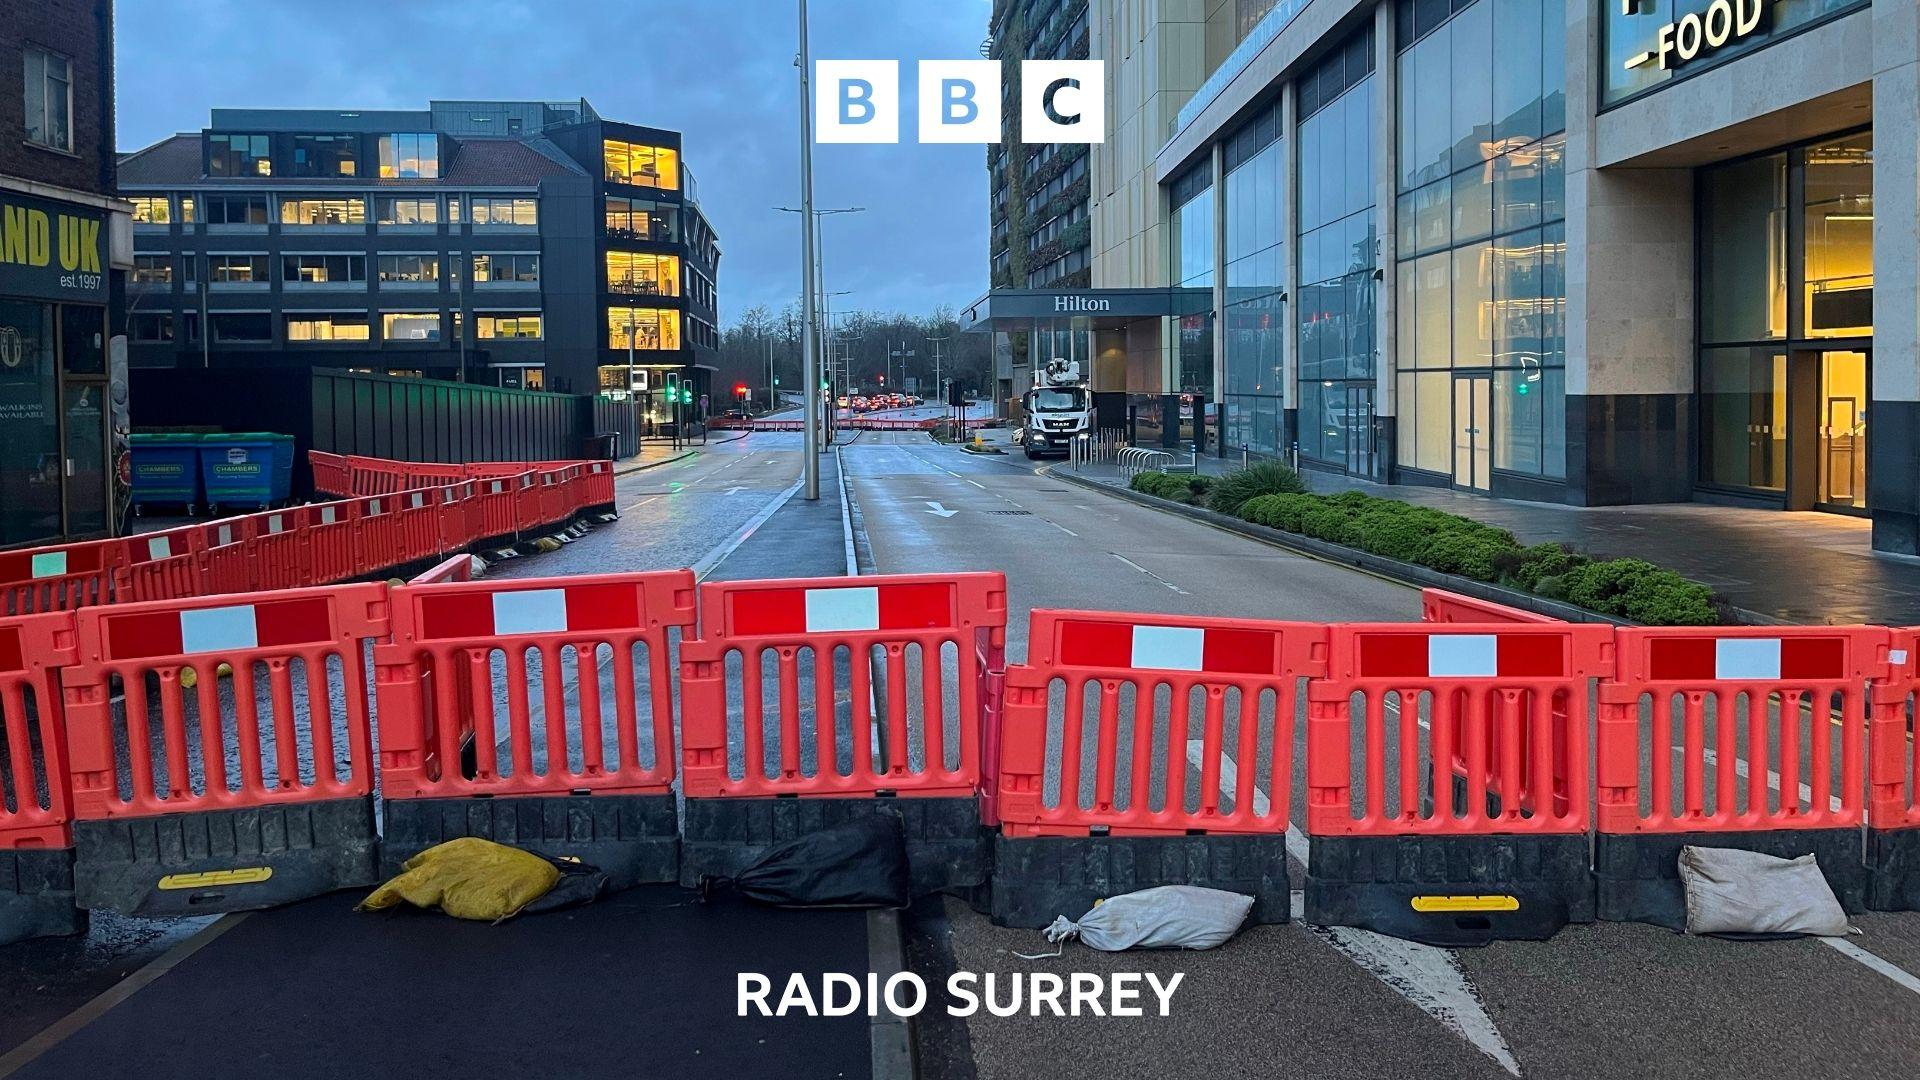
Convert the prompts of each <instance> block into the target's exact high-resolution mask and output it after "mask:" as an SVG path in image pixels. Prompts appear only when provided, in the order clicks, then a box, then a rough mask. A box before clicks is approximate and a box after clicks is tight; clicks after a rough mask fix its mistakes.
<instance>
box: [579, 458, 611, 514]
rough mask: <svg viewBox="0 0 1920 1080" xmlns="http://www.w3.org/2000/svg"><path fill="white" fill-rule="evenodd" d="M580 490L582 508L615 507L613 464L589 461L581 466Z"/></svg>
mask: <svg viewBox="0 0 1920 1080" xmlns="http://www.w3.org/2000/svg"><path fill="white" fill-rule="evenodd" d="M579 469H580V481H579V490H578V492H577V494H578V495H579V497H580V505H581V506H611V505H613V462H611V461H589V462H587V463H585V464H583V465H581V466H579Z"/></svg>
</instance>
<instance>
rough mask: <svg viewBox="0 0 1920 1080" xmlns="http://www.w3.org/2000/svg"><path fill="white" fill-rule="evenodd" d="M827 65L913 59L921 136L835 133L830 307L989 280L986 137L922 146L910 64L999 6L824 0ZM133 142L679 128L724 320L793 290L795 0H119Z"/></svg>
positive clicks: (978, 24) (974, 45) (897, 301)
mask: <svg viewBox="0 0 1920 1080" xmlns="http://www.w3.org/2000/svg"><path fill="white" fill-rule="evenodd" d="M811 6H812V27H813V31H812V36H813V52H814V56H815V58H816V59H820V58H825V59H836V58H846V59H879V58H898V59H900V60H902V61H904V62H906V63H903V64H902V78H903V80H904V81H905V82H906V83H907V84H908V85H907V86H905V87H903V92H902V100H901V112H902V114H903V116H905V117H906V118H907V119H906V120H905V124H906V128H907V131H906V134H907V139H906V141H903V142H901V143H900V144H898V145H888V146H821V147H816V148H815V154H814V192H815V205H817V206H820V207H823V208H824V207H837V206H865V207H866V208H867V211H866V213H863V214H852V215H841V216H839V217H836V218H829V219H828V224H827V236H826V242H825V246H826V250H827V275H828V288H829V289H830V290H832V291H836V292H837V291H839V290H842V289H850V290H852V295H850V296H845V297H839V298H836V300H835V302H834V306H835V308H836V309H838V308H842V307H843V306H844V307H847V308H852V307H859V308H864V309H868V310H875V311H887V312H893V311H898V312H903V313H909V314H923V313H925V312H926V311H928V310H931V309H932V308H933V307H934V306H935V305H938V304H948V305H951V306H953V307H956V308H958V307H961V306H964V305H965V304H967V303H968V302H970V301H972V300H974V299H975V298H977V297H978V296H979V295H980V294H981V293H983V292H985V291H986V287H987V278H988V269H987V257H986V243H987V210H986V201H987V183H986V176H985V171H986V166H985V150H984V148H983V147H980V146H932V145H928V146H922V145H920V144H919V143H917V142H914V141H912V120H911V116H912V101H913V99H912V96H911V94H912V89H911V83H912V77H913V76H912V72H913V65H912V64H911V61H914V60H919V59H977V58H978V56H979V51H978V50H979V46H980V41H981V39H982V38H984V37H985V36H986V33H987V17H988V14H989V12H990V9H991V6H992V5H991V3H990V0H812V4H811ZM117 18H118V23H119V27H118V40H117V49H118V57H117V62H118V66H119V74H118V78H119V140H120V148H121V150H122V151H123V152H125V151H129V150H134V149H137V148H139V147H143V146H146V145H149V144H150V143H153V142H155V141H157V140H159V139H161V138H164V137H165V136H167V135H169V134H172V133H173V132H175V131H193V130H198V129H199V128H201V127H204V126H205V125H206V122H207V113H208V110H210V109H212V108H214V107H249V106H251V107H258V108H276V107H282V108H332V107H339V108H364V109H374V108H394V109H400V108H421V107H424V106H425V105H426V103H427V100H428V99H429V98H479V99H517V98H528V99H545V98H556V99H567V98H578V97H584V98H586V99H587V100H589V101H591V102H592V103H593V105H594V107H595V108H596V109H598V110H599V111H600V113H601V114H602V115H604V116H607V117H611V118H614V119H618V120H627V121H631V122H634V123H643V124H653V125H656V126H659V127H666V128H675V129H678V130H680V131H682V132H685V135H686V159H687V162H688V164H689V165H690V166H691V167H692V169H693V171H694V174H695V176H696V177H697V178H698V181H699V185H700V198H701V204H702V206H703V207H704V208H705V210H706V213H707V216H708V217H709V218H711V219H712V220H713V223H714V227H715V229H716V230H717V231H718V232H719V234H720V242H721V246H722V248H723V249H724V251H725V255H724V257H723V259H722V261H721V270H720V303H721V308H722V318H723V320H724V321H728V322H731V321H732V319H733V317H734V316H737V315H738V313H739V312H740V311H742V310H743V309H745V308H747V307H749V306H752V305H755V304H766V305H769V306H771V307H774V308H778V307H780V306H781V305H783V304H785V303H787V302H789V301H791V300H794V299H796V298H797V297H798V295H799V279H800V254H799V231H798V215H794V214H781V213H777V212H775V211H773V210H771V209H770V207H773V206H777V205H786V206H797V205H798V204H799V203H798V200H799V136H798V133H797V125H798V118H799V104H798V95H799V90H798V85H797V79H796V74H795V71H794V68H793V66H792V62H793V55H794V52H795V50H796V45H795V31H796V27H797V19H796V15H795V5H794V3H793V2H792V0H682V2H680V3H674V4H644V3H639V2H636V0H617V2H616V0H193V2H192V3H178V2H175V0H120V3H119V4H118V7H117Z"/></svg>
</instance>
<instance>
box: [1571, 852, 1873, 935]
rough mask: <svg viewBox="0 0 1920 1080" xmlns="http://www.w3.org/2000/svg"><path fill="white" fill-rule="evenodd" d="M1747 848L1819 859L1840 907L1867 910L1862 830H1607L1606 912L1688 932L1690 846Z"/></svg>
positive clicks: (1602, 904) (1597, 862)
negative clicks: (1685, 869)
mask: <svg viewBox="0 0 1920 1080" xmlns="http://www.w3.org/2000/svg"><path fill="white" fill-rule="evenodd" d="M1689 846H1691V847H1714V848H1739V849H1741V850H1744V851H1758V852H1761V853H1763V854H1767V855H1774V856H1777V857H1779V858H1782V859H1797V858H1799V857H1800V856H1802V855H1806V854H1809V853H1811V854H1813V855H1814V856H1815V857H1817V858H1818V859H1819V861H1820V872H1821V873H1823V874H1825V875H1826V878H1827V884H1828V885H1831V886H1833V894H1834V896H1836V897H1838V898H1839V900H1840V906H1841V907H1844V908H1846V909H1847V910H1848V911H1850V912H1858V911H1864V910H1866V902H1867V868H1866V865H1865V864H1864V863H1863V862H1862V861H1861V858H1860V854H1861V853H1860V833H1859V830H1857V829H1778V830H1772V831H1768V832H1696V833H1633V834H1616V833H1599V834H1597V835H1596V836H1595V837H1594V848H1593V871H1594V877H1595V879H1596V883H1597V887H1598V892H1599V912H1600V917H1601V918H1602V919H1605V920H1607V921H1608V922H1644V923H1652V924H1653V925H1655V926H1664V927H1666V928H1667V929H1669V930H1685V929H1686V928H1687V896H1686V889H1685V887H1684V886H1682V885H1681V884H1680V849H1681V848H1683V847H1689Z"/></svg>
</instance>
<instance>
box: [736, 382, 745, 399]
mask: <svg viewBox="0 0 1920 1080" xmlns="http://www.w3.org/2000/svg"><path fill="white" fill-rule="evenodd" d="M733 392H734V393H735V394H737V395H739V396H740V397H746V396H747V384H746V383H735V384H734V387H733Z"/></svg>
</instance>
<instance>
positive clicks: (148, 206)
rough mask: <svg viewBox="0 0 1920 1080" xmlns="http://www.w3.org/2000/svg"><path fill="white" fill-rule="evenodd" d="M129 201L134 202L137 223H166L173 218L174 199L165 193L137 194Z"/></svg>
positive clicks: (134, 216) (135, 221)
mask: <svg viewBox="0 0 1920 1080" xmlns="http://www.w3.org/2000/svg"><path fill="white" fill-rule="evenodd" d="M127 201H128V202H130V203H132V204H133V221H134V224H136V225H165V224H166V223H167V222H169V221H171V220H173V201H172V200H170V199H168V198H167V197H166V196H165V195H137V196H135V197H133V198H131V199H128V200H127Z"/></svg>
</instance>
